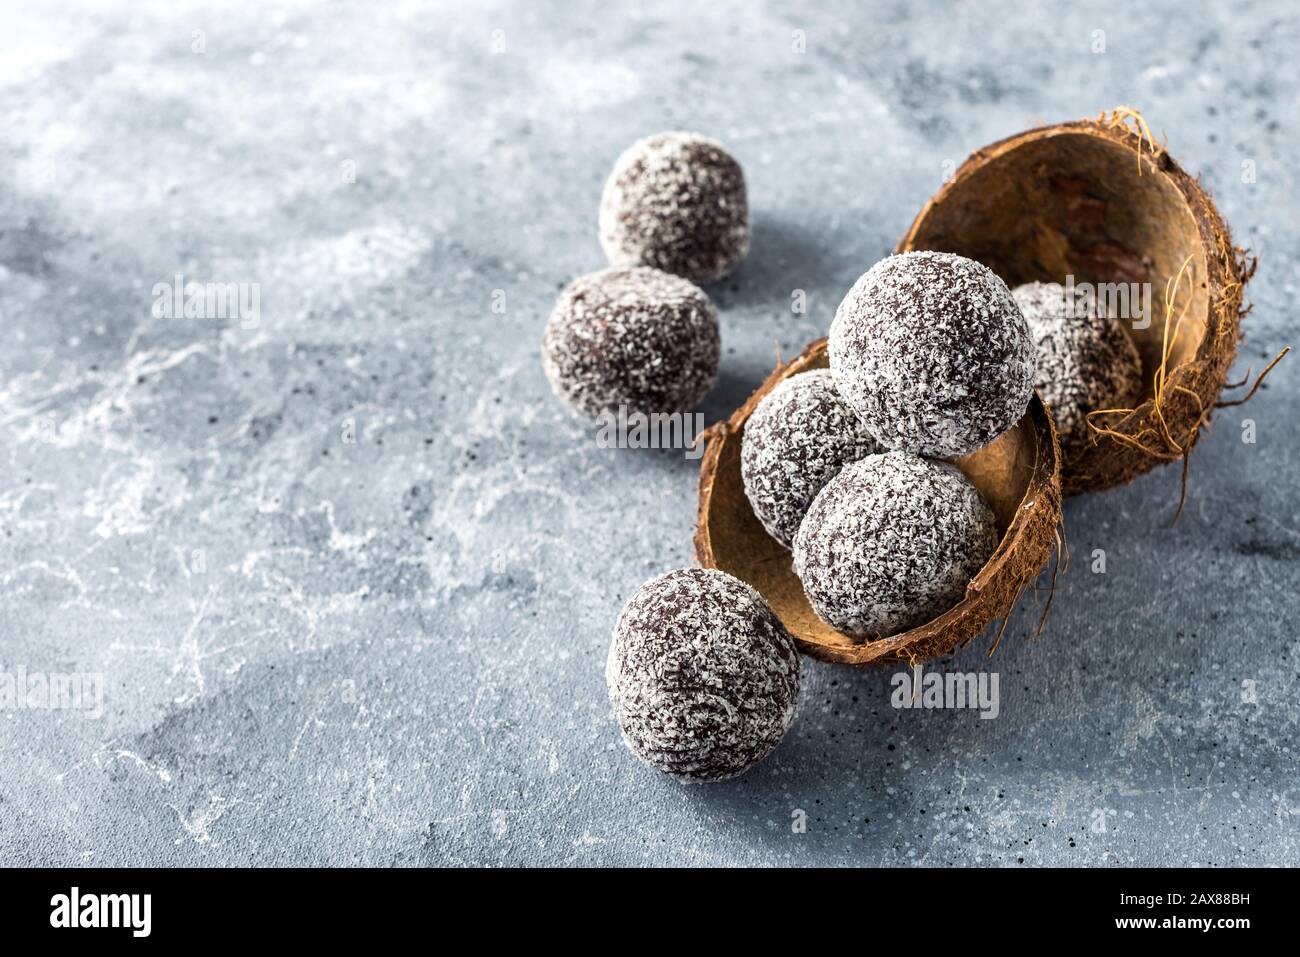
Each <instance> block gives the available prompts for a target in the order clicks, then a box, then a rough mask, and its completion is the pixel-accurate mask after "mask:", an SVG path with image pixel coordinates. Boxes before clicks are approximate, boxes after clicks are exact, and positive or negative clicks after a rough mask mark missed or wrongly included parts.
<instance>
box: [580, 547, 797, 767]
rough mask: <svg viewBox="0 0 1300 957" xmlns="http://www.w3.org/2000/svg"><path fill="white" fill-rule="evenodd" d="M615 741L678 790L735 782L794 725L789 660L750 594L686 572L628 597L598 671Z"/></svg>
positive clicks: (791, 653) (781, 631) (777, 627)
mask: <svg viewBox="0 0 1300 957" xmlns="http://www.w3.org/2000/svg"><path fill="white" fill-rule="evenodd" d="M605 681H606V683H607V684H608V685H609V698H610V701H611V702H612V703H613V705H614V712H615V714H617V716H618V723H619V727H620V728H621V729H622V731H623V740H624V741H625V742H626V743H627V746H628V747H629V748H631V749H632V751H633V752H634V753H635V754H636V755H637V756H638V757H640V758H641V760H643V761H645V762H646V763H647V764H649V765H651V766H653V767H656V768H658V769H659V770H660V771H664V772H666V773H668V774H671V775H673V776H674V777H676V778H680V779H682V780H684V781H721V780H724V779H725V778H731V777H735V776H736V775H738V774H740V773H742V772H743V771H745V770H746V769H748V768H749V767H750V766H751V765H753V764H754V763H755V762H757V761H759V760H760V759H762V758H763V757H765V756H766V755H767V753H768V752H769V751H771V750H772V749H773V748H775V747H776V745H777V742H779V741H780V740H781V737H782V736H783V735H784V734H785V732H786V729H787V728H789V727H790V723H791V722H792V721H794V715H795V708H796V706H797V704H798V700H799V652H798V651H797V649H796V648H795V644H794V639H793V638H791V637H790V633H789V632H788V631H786V630H785V626H784V625H782V624H781V620H780V619H779V618H777V617H776V614H775V613H774V612H773V611H772V609H771V608H769V607H768V604H767V602H765V601H764V600H763V598H762V596H760V595H759V594H758V592H756V591H754V589H752V588H750V587H749V586H748V585H746V584H745V583H744V582H742V581H740V580H739V579H736V578H733V577H731V576H730V575H728V574H726V573H725V572H720V571H716V570H711V569H703V568H686V569H681V570H679V571H674V572H669V573H668V574H666V575H660V576H659V577H658V578H654V579H651V580H650V581H648V582H646V583H645V584H644V585H642V586H641V588H640V589H638V591H637V593H636V594H635V595H633V596H632V598H631V600H630V601H628V603H627V605H626V606H625V607H624V608H623V613H622V614H621V615H619V618H618V624H617V625H615V626H614V641H613V643H612V644H611V645H610V648H609V660H608V662H607V664H606V666H605Z"/></svg>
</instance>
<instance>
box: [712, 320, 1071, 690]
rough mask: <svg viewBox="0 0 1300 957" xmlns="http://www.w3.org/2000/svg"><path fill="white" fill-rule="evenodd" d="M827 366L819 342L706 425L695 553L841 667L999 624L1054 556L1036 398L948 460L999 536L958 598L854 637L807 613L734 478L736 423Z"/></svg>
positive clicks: (1054, 480)
mask: <svg viewBox="0 0 1300 957" xmlns="http://www.w3.org/2000/svg"><path fill="white" fill-rule="evenodd" d="M826 366H827V357H826V340H825V339H819V340H818V341H816V342H814V343H812V344H811V345H809V346H808V348H806V349H805V350H804V351H803V353H802V354H801V355H800V356H799V357H798V358H797V359H795V360H794V361H792V362H789V363H787V364H785V365H782V366H779V367H778V368H777V370H776V371H775V372H773V373H772V374H771V375H770V376H768V378H767V380H766V381H765V382H764V383H763V384H762V385H761V386H759V388H758V390H757V391H756V392H755V393H754V394H753V395H751V396H750V397H749V400H748V401H747V402H746V403H745V404H744V405H742V406H741V407H740V408H739V409H737V410H736V411H735V412H734V413H733V414H732V416H731V418H730V419H729V420H727V421H726V422H720V423H718V425H716V426H715V427H714V428H713V430H711V433H710V437H709V445H708V449H707V451H706V452H705V454H704V457H703V460H702V461H701V463H700V504H699V517H698V525H697V527H696V532H695V558H696V561H698V562H699V564H700V565H701V566H702V567H704V568H720V569H722V570H723V571H725V572H728V573H730V574H732V575H735V576H736V577H737V578H739V579H741V580H742V581H745V582H748V583H749V584H750V585H752V586H753V587H754V588H756V589H758V591H759V592H760V593H761V594H762V595H763V597H764V598H766V599H767V601H768V604H770V605H771V606H772V609H773V610H774V611H775V612H776V613H777V615H778V616H780V618H781V620H782V621H783V622H784V623H785V626H786V627H787V628H788V629H789V630H790V633H791V634H792V635H794V638H795V641H796V642H798V644H799V648H800V649H801V650H802V651H803V652H805V653H806V654H809V655H812V656H813V657H814V658H820V659H822V660H823V661H833V662H839V663H841V664H848V665H859V666H864V665H889V664H897V663H899V662H908V663H914V662H917V661H924V660H926V659H928V658H933V657H935V656H937V655H942V654H947V653H948V652H950V651H951V650H952V649H953V648H955V647H957V646H958V645H961V644H964V643H966V642H967V641H969V640H970V639H972V638H974V637H975V636H976V635H978V634H980V633H981V632H983V631H984V630H985V628H986V627H987V626H988V625H989V624H990V623H991V622H992V621H994V620H995V619H1002V620H1003V621H1004V622H1005V621H1006V617H1007V615H1009V614H1010V612H1011V609H1012V608H1013V607H1014V606H1015V604H1016V601H1017V599H1018V598H1019V597H1020V594H1021V592H1023V591H1024V589H1025V588H1026V587H1027V586H1029V585H1030V584H1032V583H1033V581H1034V580H1035V579H1036V578H1037V577H1038V574H1039V572H1040V571H1042V569H1043V567H1044V566H1045V565H1046V564H1047V562H1048V559H1049V557H1050V556H1051V554H1052V553H1053V552H1054V551H1055V552H1056V553H1057V555H1058V556H1059V555H1060V544H1061V539H1060V537H1059V536H1058V534H1057V532H1058V527H1059V525H1060V521H1061V494H1060V466H1059V450H1058V448H1057V442H1056V432H1055V429H1054V428H1053V426H1052V422H1051V417H1050V416H1049V415H1048V414H1047V410H1046V408H1045V407H1044V406H1043V404H1042V402H1041V401H1039V399H1038V398H1037V396H1035V397H1034V399H1033V400H1032V401H1031V402H1030V405H1029V408H1028V410H1027V411H1026V412H1025V415H1024V417H1023V418H1021V420H1020V422H1019V423H1018V424H1017V425H1016V426H1015V427H1013V428H1012V429H1010V430H1009V431H1007V432H1006V433H1004V434H1003V435H1002V436H1000V437H999V438H998V439H996V440H995V441H994V442H993V443H992V444H990V445H989V446H988V447H986V448H984V449H981V450H980V451H978V452H976V453H974V454H973V455H968V456H966V457H964V458H962V459H959V460H957V462H956V463H955V464H956V465H957V466H958V467H959V468H960V469H961V470H962V471H963V472H964V473H966V476H967V477H968V478H970V480H971V481H972V482H974V483H975V486H976V488H978V489H979V490H980V493H981V494H982V495H983V496H984V499H985V500H986V501H987V502H988V503H989V506H990V507H991V508H992V509H993V513H994V516H995V517H996V518H997V522H998V530H999V531H1000V532H1001V534H1002V538H1001V541H1000V542H999V543H998V547H997V550H996V551H995V552H994V553H993V556H992V557H991V558H990V559H989V560H988V562H987V563H986V564H985V566H984V567H983V568H982V569H980V571H979V573H978V574H977V575H976V576H975V578H974V579H973V580H972V581H971V583H970V584H969V585H968V586H967V588H966V597H965V598H964V599H962V601H961V602H959V603H958V604H957V605H955V606H954V607H953V608H951V609H949V610H948V611H946V612H945V613H944V614H942V615H940V616H939V617H938V618H935V619H934V620H933V621H930V622H928V623H927V624H925V625H922V626H920V627H919V628H913V629H912V630H911V631H905V632H901V633H900V634H897V635H893V636H892V637H889V638H882V639H879V640H877V641H868V642H863V641H860V640H857V639H854V638H850V637H849V636H847V635H844V634H841V633H840V632H838V631H836V630H835V629H834V628H832V627H831V626H830V625H828V624H826V623H825V622H823V621H822V620H821V619H820V618H818V617H817V614H816V613H815V612H814V611H813V610H812V608H811V606H809V604H808V599H807V597H806V596H805V595H804V591H803V586H802V585H800V583H799V579H798V578H797V577H796V576H795V573H794V570H793V569H792V568H791V555H790V552H789V551H788V550H787V549H785V548H783V547H782V546H781V545H780V544H778V543H777V541H776V540H775V539H773V538H771V537H770V536H769V535H768V534H767V532H766V531H764V530H763V526H762V525H761V524H760V523H759V521H758V518H757V517H755V515H754V511H753V509H752V508H750V505H749V499H748V498H746V497H745V488H744V484H743V482H742V480H741V477H740V446H741V442H742V440H743V438H744V433H745V423H746V422H747V421H748V419H749V417H750V415H751V414H752V413H753V411H754V410H755V409H756V408H757V407H758V404H759V403H760V402H761V401H762V400H763V397H764V396H766V395H767V394H768V393H769V392H771V391H772V390H773V389H774V388H776V386H777V385H778V384H779V383H780V382H781V381H782V380H783V379H785V378H787V377H789V376H792V375H796V374H798V373H800V372H806V371H808V370H810V369H824V368H826Z"/></svg>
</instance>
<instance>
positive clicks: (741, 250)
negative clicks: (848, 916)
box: [542, 133, 749, 418]
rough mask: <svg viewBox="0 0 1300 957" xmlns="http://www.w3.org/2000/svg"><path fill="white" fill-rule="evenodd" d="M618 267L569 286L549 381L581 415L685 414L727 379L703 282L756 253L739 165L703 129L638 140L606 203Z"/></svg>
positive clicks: (549, 355) (608, 245) (549, 335)
mask: <svg viewBox="0 0 1300 957" xmlns="http://www.w3.org/2000/svg"><path fill="white" fill-rule="evenodd" d="M600 242H601V246H602V247H603V248H604V250H605V254H606V256H607V257H608V259H609V261H610V263H612V267H611V268H609V269H604V270H601V271H599V272H594V273H590V274H588V275H586V276H583V277H581V278H580V279H577V280H575V281H574V282H573V283H571V284H570V285H569V286H568V287H567V288H566V289H565V290H564V292H563V293H561V295H560V299H559V302H557V303H556V305H555V309H554V311H553V312H552V313H551V318H550V320H549V321H548V322H547V325H546V335H545V338H544V340H543V343H542V361H543V366H544V368H545V369H546V376H547V378H548V379H549V380H550V383H551V388H552V389H553V390H554V391H555V393H556V394H557V395H559V396H560V397H561V398H562V399H563V400H564V401H565V403H566V404H567V405H568V406H569V407H570V408H571V409H572V410H573V411H574V412H576V413H578V414H579V415H582V416H585V417H587V418H598V417H599V416H601V415H604V414H615V413H617V412H618V411H619V410H620V408H622V409H625V410H626V411H628V412H639V413H642V414H647V415H648V414H652V413H676V412H686V411H689V410H690V409H692V408H694V407H695V406H696V405H697V404H698V403H699V401H700V400H701V399H703V398H704V396H705V395H706V394H707V393H708V391H709V389H711V388H712V387H713V383H714V382H715V381H716V380H717V377H718V359H719V355H720V349H719V335H718V316H717V311H716V310H715V309H714V307H713V303H712V302H710V301H709V297H708V296H707V295H706V294H705V293H704V291H703V290H702V289H700V288H699V287H698V286H696V285H695V283H697V282H712V281H714V280H716V279H720V278H722V277H723V276H725V275H726V274H727V273H729V272H731V270H732V269H734V268H735V267H736V264H737V263H739V262H740V260H741V259H742V258H743V257H744V255H745V252H746V250H747V249H748V248H749V207H748V203H747V199H746V195H745V176H744V173H742V172H741V169H740V164H739V163H737V162H736V160H735V159H734V158H733V157H732V156H731V154H730V153H728V152H727V151H726V150H725V149H724V148H723V146H722V144H720V143H718V142H716V141H714V140H711V139H708V138H706V137H703V136H698V135H696V134H694V133H660V134H658V135H657V136H650V137H646V138H645V139H643V140H639V141H638V142H636V143H634V144H633V145H632V146H631V147H629V148H628V149H627V150H626V151H625V152H624V153H623V155H622V156H620V157H619V159H618V162H617V163H616V164H615V166H614V171H613V173H611V174H610V177H609V180H608V182H607V183H606V184H605V194H604V196H603V197H602V199H601V203H600Z"/></svg>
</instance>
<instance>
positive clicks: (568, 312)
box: [542, 267, 721, 418]
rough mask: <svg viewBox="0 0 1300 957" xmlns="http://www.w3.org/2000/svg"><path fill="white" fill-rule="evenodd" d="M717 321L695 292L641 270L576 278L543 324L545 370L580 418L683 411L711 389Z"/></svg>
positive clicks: (685, 284)
mask: <svg viewBox="0 0 1300 957" xmlns="http://www.w3.org/2000/svg"><path fill="white" fill-rule="evenodd" d="M720 347H721V343H720V340H719V336H718V316H717V312H716V311H715V310H714V308H713V303H711V302H709V297H708V296H706V295H705V294H704V293H703V292H702V291H701V290H700V289H699V288H698V287H696V286H695V285H693V284H692V283H689V282H687V281H686V280H685V279H681V278H679V277H677V276H670V275H668V273H665V272H660V271H659V270H657V269H647V268H644V267H634V268H615V269H604V270H601V271H600V272H594V273H591V274H589V275H586V276H583V277H581V278H580V279H575V280H574V281H573V282H572V283H570V284H569V286H568V287H566V288H565V290H564V291H563V292H562V293H560V298H559V301H558V302H557V303H556V304H555V310H554V311H553V312H552V313H551V318H550V320H549V321H548V322H547V323H546V333H545V336H544V337H543V340H542V364H543V366H544V367H545V369H546V377H547V378H548V379H549V380H550V382H551V388H552V389H554V390H555V393H556V394H557V395H558V396H560V397H561V398H562V399H564V400H565V402H567V403H568V404H569V406H570V407H571V408H572V409H573V410H574V411H576V412H577V413H579V414H580V415H585V416H588V417H590V418H598V417H600V416H601V415H603V414H605V413H611V414H617V413H618V411H619V407H620V406H626V408H627V411H628V412H629V413H632V412H640V413H642V414H645V415H650V414H653V413H656V412H663V413H672V412H686V411H688V410H690V409H691V408H693V407H694V406H695V405H696V404H697V403H698V402H699V401H700V400H701V399H702V398H704V395H705V393H707V392H708V391H709V389H711V388H712V387H713V383H714V381H715V380H716V379H717V377H718V358H719V355H720Z"/></svg>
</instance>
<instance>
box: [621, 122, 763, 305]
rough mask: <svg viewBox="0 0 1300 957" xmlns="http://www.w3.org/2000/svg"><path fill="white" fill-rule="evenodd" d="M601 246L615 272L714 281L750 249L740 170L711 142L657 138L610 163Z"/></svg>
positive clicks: (666, 136) (690, 135)
mask: <svg viewBox="0 0 1300 957" xmlns="http://www.w3.org/2000/svg"><path fill="white" fill-rule="evenodd" d="M600 243H601V246H602V247H603V248H604V250H605V255H606V256H608V257H609V261H610V262H611V263H612V264H613V265H615V266H632V265H639V266H653V267H654V268H656V269H662V270H664V271H666V272H670V273H674V274H675V275H678V276H685V277H686V278H687V279H690V280H691V281H693V282H713V281H714V280H717V279H721V278H722V277H723V276H725V275H726V274H727V273H729V272H731V270H732V269H734V268H735V267H736V264H737V263H739V262H740V260H741V259H742V258H743V257H744V255H745V252H746V251H747V250H748V249H749V204H748V200H747V198H746V195H745V174H744V173H743V172H742V171H741V168H740V164H739V163H737V162H736V160H735V158H734V157H733V156H732V155H731V154H730V153H728V152H727V151H726V149H724V148H723V146H722V144H721V143H719V142H717V141H716V140H711V139H708V138H707V137H704V136H699V135H697V134H695V133H677V132H674V133H659V134H657V135H655V136H649V137H646V138H645V139H643V140H638V141H637V142H636V143H634V144H632V146H630V147H629V148H628V149H627V150H625V151H624V153H623V155H622V156H620V157H619V158H618V162H617V163H615V164H614V171H613V172H612V173H611V174H610V177H609V180H608V182H606V184H605V192H604V195H603V196H602V197H601V201H600Z"/></svg>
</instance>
